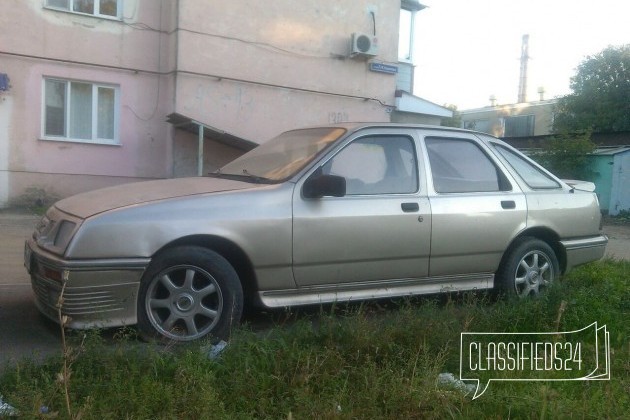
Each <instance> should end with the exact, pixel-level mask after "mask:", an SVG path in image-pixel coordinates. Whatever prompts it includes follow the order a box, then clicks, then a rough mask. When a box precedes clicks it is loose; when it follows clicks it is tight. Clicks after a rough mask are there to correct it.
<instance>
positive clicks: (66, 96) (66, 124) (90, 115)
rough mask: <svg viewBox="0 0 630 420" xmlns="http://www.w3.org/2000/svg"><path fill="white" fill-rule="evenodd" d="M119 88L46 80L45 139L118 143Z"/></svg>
mask: <svg viewBox="0 0 630 420" xmlns="http://www.w3.org/2000/svg"><path fill="white" fill-rule="evenodd" d="M118 92H119V88H118V87H117V86H110V85H102V84H95V83H87V82H78V81H70V80H59V79H45V81H44V133H43V134H44V138H46V139H51V140H52V139H54V140H68V141H84V142H92V143H105V144H118V136H117V121H116V119H117V118H116V115H117V103H118V95H119V93H118Z"/></svg>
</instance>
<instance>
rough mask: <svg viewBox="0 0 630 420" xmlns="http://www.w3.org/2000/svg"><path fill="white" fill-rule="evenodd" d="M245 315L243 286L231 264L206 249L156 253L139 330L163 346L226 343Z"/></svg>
mask: <svg viewBox="0 0 630 420" xmlns="http://www.w3.org/2000/svg"><path fill="white" fill-rule="evenodd" d="M242 312H243V288H242V286H241V283H240V280H239V278H238V275H237V273H236V271H235V270H234V268H233V267H232V265H230V263H229V262H228V261H227V260H226V259H225V258H223V257H222V256H221V255H219V254H217V253H216V252H214V251H211V250H209V249H206V248H202V247H197V246H182V247H177V248H172V249H168V250H166V251H164V252H161V253H159V254H157V255H156V256H155V257H154V259H153V261H152V262H151V264H150V265H149V267H148V269H147V271H146V272H145V274H144V276H143V278H142V281H141V283H140V290H139V294H138V329H139V331H140V334H141V336H142V337H143V338H145V339H148V340H158V341H163V342H171V341H175V342H178V341H192V340H197V339H200V338H203V337H212V338H214V339H227V338H228V336H229V334H230V331H231V328H232V326H233V325H235V324H238V322H239V321H240V318H241V315H242Z"/></svg>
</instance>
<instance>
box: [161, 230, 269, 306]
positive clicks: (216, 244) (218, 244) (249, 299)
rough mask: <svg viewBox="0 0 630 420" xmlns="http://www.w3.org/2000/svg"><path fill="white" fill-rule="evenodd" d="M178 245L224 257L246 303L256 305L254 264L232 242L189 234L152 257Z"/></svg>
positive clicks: (209, 236)
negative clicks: (204, 250)
mask: <svg viewBox="0 0 630 420" xmlns="http://www.w3.org/2000/svg"><path fill="white" fill-rule="evenodd" d="M180 246H198V247H201V248H206V249H209V250H212V251H214V252H216V253H217V254H219V255H221V256H222V257H223V258H225V259H226V260H227V261H228V262H229V263H230V265H231V266H232V267H233V268H234V270H235V271H236V274H238V277H239V280H240V281H241V286H242V287H243V294H244V295H245V299H246V304H254V305H258V301H257V296H258V295H257V293H256V291H257V290H258V282H257V278H256V272H255V271H254V265H253V264H252V262H251V260H250V258H249V257H248V256H247V254H246V253H245V252H244V251H243V250H242V249H241V248H240V247H239V246H238V245H236V244H235V243H234V242H232V241H230V240H227V239H225V238H222V237H220V236H214V235H190V236H184V237H182V238H179V239H176V240H174V241H172V242H169V243H168V244H166V245H164V246H163V247H162V248H160V249H159V250H158V251H157V252H156V253H155V254H154V257H155V256H156V255H158V254H160V253H162V252H164V251H167V250H169V249H173V248H177V247H180Z"/></svg>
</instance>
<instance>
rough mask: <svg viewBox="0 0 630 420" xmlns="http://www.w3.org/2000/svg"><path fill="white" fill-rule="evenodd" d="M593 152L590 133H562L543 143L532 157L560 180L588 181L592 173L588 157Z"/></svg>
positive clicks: (593, 147) (593, 146) (593, 145)
mask: <svg viewBox="0 0 630 420" xmlns="http://www.w3.org/2000/svg"><path fill="white" fill-rule="evenodd" d="M594 150H595V143H593V142H592V141H591V132H590V131H584V132H580V133H571V134H568V133H563V134H557V135H555V136H553V137H552V138H550V139H549V140H547V141H545V142H544V143H543V146H542V150H540V151H539V152H538V153H536V154H535V155H534V156H532V157H533V158H534V159H535V160H536V161H537V162H538V163H540V164H541V165H543V166H544V167H545V168H547V169H549V170H550V171H551V172H553V173H554V174H555V175H557V176H559V177H560V178H563V179H581V180H585V181H590V180H592V178H593V171H592V168H591V159H590V157H589V156H588V155H589V154H590V153H592V152H593V151H594Z"/></svg>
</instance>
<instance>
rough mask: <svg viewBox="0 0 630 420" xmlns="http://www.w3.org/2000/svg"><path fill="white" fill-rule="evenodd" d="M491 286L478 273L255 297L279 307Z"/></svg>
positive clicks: (489, 279)
mask: <svg viewBox="0 0 630 420" xmlns="http://www.w3.org/2000/svg"><path fill="white" fill-rule="evenodd" d="M493 286H494V273H481V274H474V275H467V276H447V277H432V278H423V279H400V280H386V281H375V282H365V283H342V284H337V285H324V286H309V287H302V288H299V289H289V290H265V291H259V292H258V296H259V298H260V301H261V302H262V304H263V305H264V306H266V307H269V308H279V307H287V306H298V305H314V304H320V303H333V302H350V301H355V300H368V299H380V298H394V297H403V296H415V295H426V294H435V293H445V292H456V291H465V290H476V289H477V290H483V289H491V288H492V287H493Z"/></svg>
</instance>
